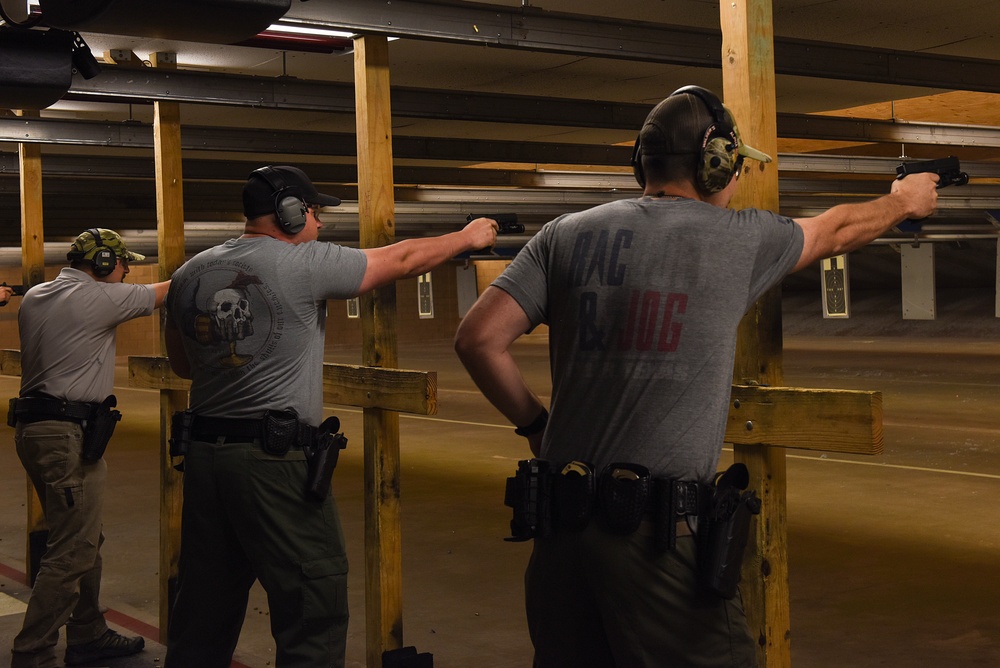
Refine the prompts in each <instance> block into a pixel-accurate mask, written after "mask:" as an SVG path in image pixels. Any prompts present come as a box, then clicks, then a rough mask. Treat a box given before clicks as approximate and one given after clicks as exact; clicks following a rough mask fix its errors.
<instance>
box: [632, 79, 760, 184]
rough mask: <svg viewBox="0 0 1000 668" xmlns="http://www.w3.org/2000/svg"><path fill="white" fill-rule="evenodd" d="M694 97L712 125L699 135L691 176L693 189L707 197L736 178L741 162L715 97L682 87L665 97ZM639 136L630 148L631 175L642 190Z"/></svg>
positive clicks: (733, 133) (733, 134)
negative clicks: (694, 171) (702, 104)
mask: <svg viewBox="0 0 1000 668" xmlns="http://www.w3.org/2000/svg"><path fill="white" fill-rule="evenodd" d="M688 94H690V95H694V96H695V97H697V98H698V99H699V100H701V101H702V102H703V103H704V104H705V106H706V107H707V108H708V112H709V113H710V114H711V115H712V122H711V123H710V124H709V126H708V127H706V128H705V129H704V130H703V131H702V133H701V152H700V155H699V156H698V170H697V172H696V173H695V185H696V186H697V187H698V189H699V190H700V191H701V192H703V193H705V194H708V195H711V194H713V193H717V192H721V191H722V190H723V189H724V188H725V187H726V186H727V185H729V182H730V181H731V180H732V179H733V176H735V175H736V173H737V171H738V170H739V167H740V162H741V158H740V156H739V155H738V151H739V141H738V140H737V138H736V129H735V128H734V127H733V124H732V122H731V121H730V120H729V114H728V113H727V112H726V109H725V107H723V106H722V102H721V101H720V100H719V98H718V97H716V95H715V93H713V92H712V91H710V90H708V89H707V88H702V87H701V86H684V87H683V88H678V89H677V90H675V91H674V92H673V93H671V94H670V95H669V96H668V97H673V96H675V95H688ZM640 139H641V133H640V136H639V137H636V139H635V145H634V146H633V147H632V173H633V174H634V175H635V180H636V181H637V182H638V183H639V185H640V186H642V187H643V188H645V187H646V175H645V173H644V172H643V169H642V145H641V141H640Z"/></svg>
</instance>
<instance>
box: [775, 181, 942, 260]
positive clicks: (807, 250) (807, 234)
mask: <svg viewBox="0 0 1000 668" xmlns="http://www.w3.org/2000/svg"><path fill="white" fill-rule="evenodd" d="M936 182H937V175H936V174H916V175H913V176H908V177H906V178H905V179H903V180H902V181H895V182H894V183H893V187H892V192H890V194H888V195H885V196H884V197H879V198H878V199H875V200H872V201H870V202H862V203H859V204H840V205H838V206H835V207H833V208H832V209H829V210H828V211H825V212H823V213H821V214H819V215H818V216H815V217H813V218H800V219H796V221H795V222H797V223H798V224H799V225H800V226H801V227H802V232H803V235H804V244H803V248H802V255H801V257H800V258H799V262H798V264H796V266H795V269H796V270H798V269H801V268H803V267H805V266H807V265H809V264H810V263H812V262H814V261H815V260H818V259H820V258H824V257H830V256H831V255H838V254H840V253H846V252H848V251H852V250H855V249H857V248H860V247H861V246H864V245H865V244H867V243H869V242H870V241H872V240H873V239H875V238H877V237H878V236H879V235H881V234H884V233H885V232H886V231H888V230H889V229H891V228H892V227H893V226H894V225H896V224H898V223H900V222H902V221H904V220H906V219H907V218H915V219H919V218H925V217H927V216H929V215H931V214H932V213H933V212H934V209H935V208H936V206H937V191H936V190H935V184H936Z"/></svg>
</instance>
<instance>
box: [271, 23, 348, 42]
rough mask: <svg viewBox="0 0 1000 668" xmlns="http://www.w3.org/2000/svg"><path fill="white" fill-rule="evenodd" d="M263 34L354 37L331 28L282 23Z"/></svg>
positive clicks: (272, 26)
mask: <svg viewBox="0 0 1000 668" xmlns="http://www.w3.org/2000/svg"><path fill="white" fill-rule="evenodd" d="M264 32H277V33H285V34H292V35H312V36H314V37H340V38H342V39H351V38H353V37H354V33H352V32H347V31H345V30H334V29H332V28H323V27H321V26H315V25H305V24H296V23H284V22H282V21H278V22H277V23H275V24H272V25H271V26H270V27H269V28H268V29H267V30H265V31H264Z"/></svg>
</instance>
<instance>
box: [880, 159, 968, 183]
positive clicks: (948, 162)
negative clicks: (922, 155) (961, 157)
mask: <svg viewBox="0 0 1000 668" xmlns="http://www.w3.org/2000/svg"><path fill="white" fill-rule="evenodd" d="M920 172H934V173H935V174H937V175H938V176H939V177H941V178H940V180H938V183H937V187H938V188H939V189H940V188H944V187H945V186H964V185H965V184H967V183H968V182H969V175H968V174H966V173H965V172H963V171H962V166H961V164H959V161H958V158H956V157H955V156H953V155H951V156H948V157H947V158H938V159H937V160H918V161H915V162H904V163H901V164H900V165H899V166H898V167H896V178H897V179H901V178H903V177H904V176H908V175H910V174H918V173H920Z"/></svg>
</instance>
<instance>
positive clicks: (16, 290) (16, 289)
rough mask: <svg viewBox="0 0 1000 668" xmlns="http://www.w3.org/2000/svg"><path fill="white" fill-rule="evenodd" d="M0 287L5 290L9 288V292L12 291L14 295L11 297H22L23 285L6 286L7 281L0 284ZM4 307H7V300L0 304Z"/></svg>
mask: <svg viewBox="0 0 1000 668" xmlns="http://www.w3.org/2000/svg"><path fill="white" fill-rule="evenodd" d="M0 285H2V286H4V287H5V288H10V289H11V290H13V291H14V295H13V296H15V297H23V296H24V286H23V285H7V281H4V282H3V283H0ZM6 305H7V300H6V299H5V300H3V301H2V302H0V306H6Z"/></svg>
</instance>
